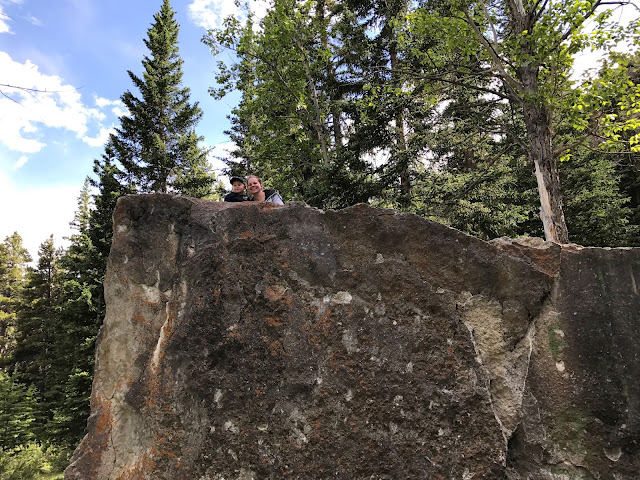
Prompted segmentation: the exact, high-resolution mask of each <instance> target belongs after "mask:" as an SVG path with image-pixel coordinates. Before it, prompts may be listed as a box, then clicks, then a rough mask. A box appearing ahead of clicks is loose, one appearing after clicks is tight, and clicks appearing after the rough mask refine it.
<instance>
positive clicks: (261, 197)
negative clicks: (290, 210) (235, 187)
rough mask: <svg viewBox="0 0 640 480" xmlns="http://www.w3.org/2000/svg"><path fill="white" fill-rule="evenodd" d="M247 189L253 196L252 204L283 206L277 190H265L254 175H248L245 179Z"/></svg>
mask: <svg viewBox="0 0 640 480" xmlns="http://www.w3.org/2000/svg"><path fill="white" fill-rule="evenodd" d="M247 187H248V189H249V193H250V194H251V195H253V201H254V202H268V203H275V204H276V205H284V202H283V201H282V197H281V196H280V193H278V191H277V190H273V189H270V188H269V189H267V190H265V189H264V188H263V186H262V179H261V178H259V177H256V176H255V175H249V176H248V177H247Z"/></svg>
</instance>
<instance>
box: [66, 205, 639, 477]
mask: <svg viewBox="0 0 640 480" xmlns="http://www.w3.org/2000/svg"><path fill="white" fill-rule="evenodd" d="M638 281H640V251H638V250H636V249H615V250H609V249H593V248H591V249H586V248H585V249H581V248H579V247H577V246H573V247H567V248H561V247H559V246H558V245H554V244H549V243H547V242H543V241H541V240H532V239H528V240H518V241H515V240H509V239H499V240H497V241H494V242H492V243H486V242H483V241H481V240H478V239H476V238H473V237H470V236H467V235H465V234H463V233H461V232H459V231H457V230H454V229H451V228H448V227H445V226H443V225H440V224H438V223H435V222H431V221H428V220H425V219H423V218H420V217H417V216H414V215H409V214H401V213H397V212H394V211H389V210H381V209H375V208H371V207H368V206H364V205H358V206H355V207H351V208H348V209H344V210H340V211H328V212H322V211H319V210H316V209H312V208H309V207H307V206H306V205H304V204H301V203H291V204H288V205H285V206H275V205H271V204H249V203H246V204H238V203H211V202H206V201H199V200H194V199H190V198H184V197H176V196H170V195H140V196H130V197H124V198H122V199H120V200H119V201H118V205H117V208H116V212H115V214H114V240H113V245H112V250H111V255H110V258H109V266H108V270H107V279H106V285H105V290H106V297H107V315H106V319H105V322H104V326H103V328H102V330H101V333H100V338H99V342H98V348H97V357H96V370H95V379H94V385H93V391H92V398H91V412H92V413H91V417H90V419H89V424H88V434H87V436H86V437H85V438H84V440H83V441H82V443H81V444H80V446H79V447H78V448H77V450H76V452H75V455H74V457H73V460H72V463H71V465H70V466H69V467H68V468H67V470H66V472H65V479H66V480H72V479H73V480H93V479H100V480H107V479H109V480H111V479H113V480H115V479H119V480H127V479H131V480H133V479H153V480H157V479H167V480H169V479H171V480H174V479H196V480H223V479H224V480H251V479H253V480H258V479H275V478H278V479H281V478H285V479H286V478H293V479H330V478H331V479H345V480H347V479H348V480H353V479H461V480H470V479H501V478H504V479H507V478H508V479H532V480H533V479H536V480H538V479H550V480H551V479H558V480H559V479H565V478H566V479H569V478H584V479H588V478H594V479H600V478H601V479H609V478H610V479H619V480H627V479H632V478H637V474H636V472H637V471H639V470H640V468H639V467H640V459H639V455H638V440H639V439H640V438H639V435H640V417H639V409H640V362H639V361H638V352H640V349H639V348H638V347H639V346H640V345H639V342H640V334H639V333H638V326H640V313H639V312H640V296H639V294H638Z"/></svg>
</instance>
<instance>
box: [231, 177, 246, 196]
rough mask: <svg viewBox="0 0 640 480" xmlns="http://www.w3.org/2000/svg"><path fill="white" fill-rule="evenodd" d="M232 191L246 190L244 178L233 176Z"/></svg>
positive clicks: (240, 191)
mask: <svg viewBox="0 0 640 480" xmlns="http://www.w3.org/2000/svg"><path fill="white" fill-rule="evenodd" d="M231 191H232V192H233V193H242V192H244V180H243V179H242V178H240V177H231Z"/></svg>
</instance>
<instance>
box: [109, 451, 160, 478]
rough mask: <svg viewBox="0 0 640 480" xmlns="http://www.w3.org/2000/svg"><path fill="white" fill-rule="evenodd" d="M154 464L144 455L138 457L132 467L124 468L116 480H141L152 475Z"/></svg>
mask: <svg viewBox="0 0 640 480" xmlns="http://www.w3.org/2000/svg"><path fill="white" fill-rule="evenodd" d="M155 466H156V463H155V462H154V461H153V459H152V458H151V457H149V455H147V454H146V453H145V454H143V455H141V456H140V457H138V458H137V459H136V460H135V462H133V464H132V465H127V466H125V467H124V469H123V471H122V473H121V474H120V475H119V476H118V478H117V479H116V480H142V479H143V478H146V477H147V476H148V475H149V474H151V473H153V470H154V468H155Z"/></svg>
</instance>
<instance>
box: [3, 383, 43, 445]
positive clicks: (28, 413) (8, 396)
mask: <svg viewBox="0 0 640 480" xmlns="http://www.w3.org/2000/svg"><path fill="white" fill-rule="evenodd" d="M36 408H37V405H36V400H35V398H34V388H33V387H31V388H26V387H24V386H23V385H21V384H19V383H16V382H14V380H13V379H12V378H11V377H10V376H9V375H7V374H5V373H3V372H0V450H2V451H3V452H5V451H9V450H13V449H15V448H18V447H19V446H21V445H25V444H27V443H29V441H31V440H32V439H33V432H32V423H33V422H34V421H35V417H34V414H35V412H36Z"/></svg>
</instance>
